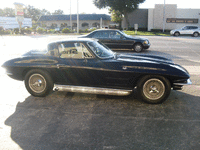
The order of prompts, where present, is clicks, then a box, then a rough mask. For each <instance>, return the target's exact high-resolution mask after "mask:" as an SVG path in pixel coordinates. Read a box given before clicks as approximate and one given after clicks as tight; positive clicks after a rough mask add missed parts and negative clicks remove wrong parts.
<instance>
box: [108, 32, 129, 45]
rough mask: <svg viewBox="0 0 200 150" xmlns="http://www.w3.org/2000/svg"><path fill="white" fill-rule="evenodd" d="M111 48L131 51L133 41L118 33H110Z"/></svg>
mask: <svg viewBox="0 0 200 150" xmlns="http://www.w3.org/2000/svg"><path fill="white" fill-rule="evenodd" d="M109 39H110V45H111V46H110V47H112V48H113V49H131V48H132V46H133V41H132V40H129V39H128V38H126V37H125V36H124V35H123V34H121V33H120V32H118V31H115V30H113V31H112V30H111V31H109Z"/></svg>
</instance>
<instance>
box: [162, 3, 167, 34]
mask: <svg viewBox="0 0 200 150" xmlns="http://www.w3.org/2000/svg"><path fill="white" fill-rule="evenodd" d="M165 20H166V19H165V0H164V7H163V32H165Z"/></svg>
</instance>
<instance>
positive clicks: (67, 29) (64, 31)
mask: <svg viewBox="0 0 200 150" xmlns="http://www.w3.org/2000/svg"><path fill="white" fill-rule="evenodd" d="M62 33H71V30H70V29H69V28H64V29H62Z"/></svg>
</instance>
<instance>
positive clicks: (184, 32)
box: [180, 26, 191, 35]
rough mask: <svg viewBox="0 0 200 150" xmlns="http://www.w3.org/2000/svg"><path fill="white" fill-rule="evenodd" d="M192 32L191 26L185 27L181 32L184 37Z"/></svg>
mask: <svg viewBox="0 0 200 150" xmlns="http://www.w3.org/2000/svg"><path fill="white" fill-rule="evenodd" d="M190 32H191V29H190V27H189V26H185V27H184V28H182V30H181V31H180V33H181V34H183V35H187V34H190Z"/></svg>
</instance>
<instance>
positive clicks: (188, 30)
mask: <svg viewBox="0 0 200 150" xmlns="http://www.w3.org/2000/svg"><path fill="white" fill-rule="evenodd" d="M170 34H171V35H174V36H179V35H192V36H194V37H198V36H199V34H200V28H199V27H197V26H185V27H183V28H181V29H174V30H171V31H170Z"/></svg>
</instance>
